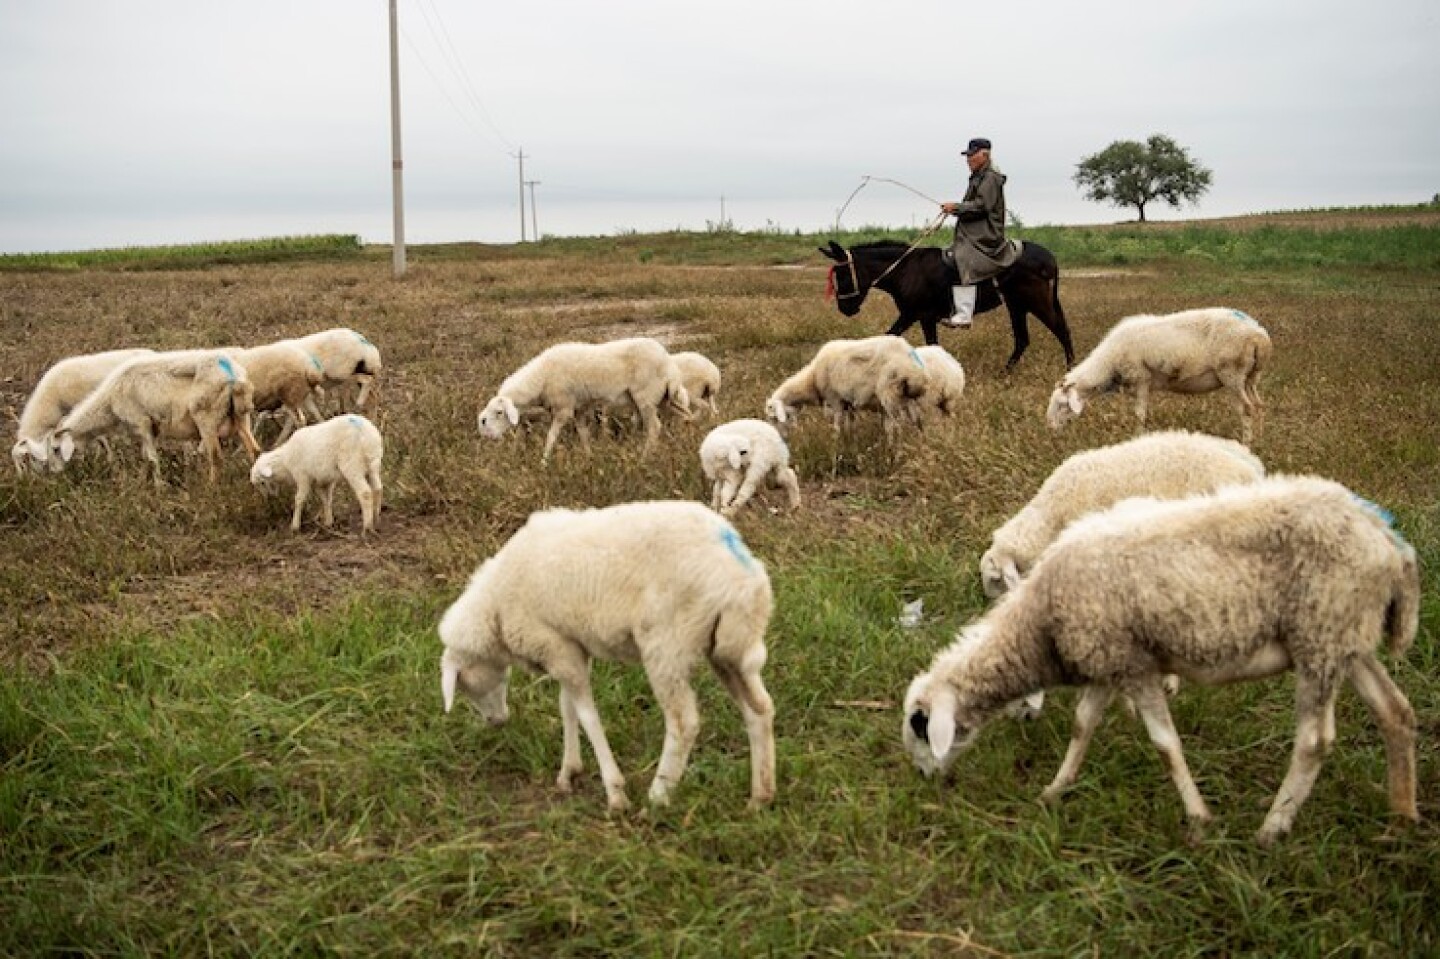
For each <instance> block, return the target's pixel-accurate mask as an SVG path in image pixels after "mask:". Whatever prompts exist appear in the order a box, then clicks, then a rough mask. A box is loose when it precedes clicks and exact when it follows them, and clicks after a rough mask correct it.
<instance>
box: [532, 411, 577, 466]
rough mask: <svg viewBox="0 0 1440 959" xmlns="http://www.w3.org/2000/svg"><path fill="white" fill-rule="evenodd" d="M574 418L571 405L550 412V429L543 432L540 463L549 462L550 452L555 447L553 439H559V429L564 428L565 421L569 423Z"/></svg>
mask: <svg viewBox="0 0 1440 959" xmlns="http://www.w3.org/2000/svg"><path fill="white" fill-rule="evenodd" d="M574 418H575V410H574V408H573V407H569V406H562V407H558V408H556V409H555V410H554V411H553V412H552V414H551V417H550V430H549V432H547V433H546V434H545V449H544V450H543V451H542V452H541V453H540V462H541V463H542V464H543V463H548V462H550V452H551V450H553V449H555V441H556V440H558V439H560V431H561V430H563V429H564V428H565V424H566V423H569V422H570V421H571V420H573V419H574Z"/></svg>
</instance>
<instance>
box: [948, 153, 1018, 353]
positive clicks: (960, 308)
mask: <svg viewBox="0 0 1440 959" xmlns="http://www.w3.org/2000/svg"><path fill="white" fill-rule="evenodd" d="M961 155H962V156H964V157H965V162H966V164H967V165H968V166H969V167H970V188H969V189H968V190H966V191H965V199H963V200H961V201H960V202H959V203H942V204H940V209H941V210H942V211H943V212H945V213H948V214H951V215H953V216H955V217H956V220H955V241H954V242H953V243H952V244H951V245H950V249H948V250H946V251H945V263H946V265H947V266H949V267H950V268H951V269H953V270H954V271H955V279H956V280H957V281H958V283H957V284H956V285H955V287H954V288H953V289H952V291H951V294H952V296H953V298H954V303H955V312H954V314H953V315H952V316H950V317H949V318H947V319H941V320H940V322H941V323H944V324H945V325H946V326H952V327H957V328H960V329H968V328H969V326H970V322H971V320H970V318H971V316H972V315H973V314H974V312H975V296H976V293H977V292H978V290H977V284H979V283H982V282H984V281H985V280H988V279H991V278H993V277H995V276H998V275H999V274H1001V273H1003V272H1005V271H1006V270H1008V269H1009V268H1010V267H1011V266H1012V265H1014V263H1015V261H1016V260H1017V259H1018V258H1019V256H1020V248H1019V246H1018V244H1014V243H1011V242H1010V241H1009V240H1007V239H1005V174H1003V173H1001V172H1000V171H999V170H997V169H996V168H995V165H994V164H993V163H991V162H990V141H989V140H987V139H985V138H984V137H976V138H975V139H973V140H971V141H970V144H969V146H968V147H966V149H965V151H964V152H963V153H962V154H961Z"/></svg>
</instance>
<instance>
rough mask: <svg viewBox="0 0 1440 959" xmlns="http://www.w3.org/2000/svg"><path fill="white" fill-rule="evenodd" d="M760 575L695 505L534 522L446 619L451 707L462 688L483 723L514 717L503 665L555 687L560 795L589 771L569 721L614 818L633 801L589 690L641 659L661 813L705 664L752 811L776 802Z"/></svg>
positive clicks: (658, 505) (690, 734) (444, 660)
mask: <svg viewBox="0 0 1440 959" xmlns="http://www.w3.org/2000/svg"><path fill="white" fill-rule="evenodd" d="M772 603H773V599H772V594H771V590H770V579H769V577H768V576H767V575H766V573H765V567H764V566H763V565H762V564H761V563H760V561H759V560H757V559H756V558H755V557H754V556H752V555H751V554H750V552H749V550H747V549H746V548H745V544H744V543H743V542H742V541H741V539H740V536H739V534H737V533H736V532H735V529H734V528H733V527H732V526H731V525H730V524H729V523H728V522H727V521H725V520H724V519H721V518H720V517H719V516H717V515H715V513H713V512H711V511H710V510H708V509H706V508H705V507H704V506H702V505H700V504H699V503H688V502H678V501H671V502H642V503H626V504H622V505H619V506H612V507H609V508H607V509H594V510H581V511H571V510H565V509H553V510H546V511H544V512H540V513H534V514H532V515H531V517H530V519H529V521H528V522H526V524H525V525H524V526H523V527H521V529H520V530H519V531H518V532H517V533H516V534H515V535H514V536H513V537H511V539H510V541H509V542H508V543H506V544H505V546H504V547H502V548H501V550H500V551H499V552H498V553H496V554H495V555H494V556H492V557H490V558H489V559H487V560H486V561H485V562H484V563H483V564H482V565H481V566H480V568H479V570H477V571H476V573H475V575H474V577H473V578H472V579H471V581H470V585H469V586H468V587H467V588H466V590H465V592H464V593H463V594H462V595H461V596H460V598H459V599H458V600H456V601H455V603H454V605H452V606H451V607H450V608H449V609H448V610H447V611H446V613H445V615H444V617H443V618H442V619H441V621H440V630H439V631H440V639H441V641H442V642H443V644H444V647H445V651H444V654H443V655H442V657H441V660H440V675H441V692H442V696H443V699H444V704H445V711H446V712H449V711H450V709H451V707H452V706H453V705H454V702H455V693H456V691H457V690H459V691H461V692H463V693H464V694H465V696H466V698H467V699H468V700H469V701H470V704H471V705H472V706H473V707H474V708H475V709H476V710H477V711H478V712H479V713H480V714H481V715H482V716H483V717H484V718H485V719H486V720H488V721H489V722H490V723H492V724H497V725H498V724H499V723H503V722H504V721H505V720H506V719H507V718H508V716H509V710H508V708H507V706H506V702H505V693H506V683H507V680H508V677H509V671H510V667H511V666H512V665H514V664H517V663H518V664H520V665H524V666H528V667H530V668H531V669H533V670H536V671H539V672H544V673H546V674H547V675H549V676H551V677H553V678H554V679H556V680H557V681H558V682H559V684H560V716H561V719H562V722H563V727H564V758H563V759H562V761H561V764H560V775H559V777H558V779H557V780H556V785H557V786H558V788H559V789H560V791H561V792H564V793H568V792H570V790H571V784H572V780H573V779H574V777H575V774H576V773H578V772H580V770H581V769H582V768H583V763H582V761H581V758H580V738H579V731H578V729H577V724H578V726H580V727H583V728H584V730H585V734H586V736H587V737H588V738H589V740H590V745H591V746H592V748H593V749H594V752H595V760H596V762H597V763H598V764H599V766H600V775H601V779H602V780H603V782H604V784H605V796H606V801H607V803H608V805H609V808H610V809H612V810H622V809H625V808H626V807H627V806H628V805H629V801H628V799H627V798H626V795H625V777H624V776H623V775H622V774H621V772H620V769H619V767H618V766H617V765H616V763H615V759H614V757H613V756H612V755H611V752H610V746H609V743H608V742H607V741H606V738H605V730H604V728H603V727H602V726H601V723H600V715H599V713H598V712H597V711H596V708H595V701H594V699H593V698H592V696H591V692H590V661H591V660H592V659H621V660H629V661H634V660H637V659H638V660H639V661H640V662H641V664H642V665H644V667H645V672H646V675H647V676H648V677H649V680H650V685H651V688H652V689H653V690H654V692H655V698H656V699H657V700H659V702H660V706H661V709H662V710H663V711H664V714H665V746H664V749H663V750H662V752H661V754H660V764H659V767H658V769H657V770H656V772H655V778H654V780H653V781H652V782H651V784H650V802H651V803H654V804H655V805H664V804H666V803H667V802H668V801H669V798H670V793H671V790H672V789H674V787H675V786H676V784H677V783H678V782H679V781H680V777H681V776H682V775H683V774H684V772H685V766H686V763H687V761H688V759H689V755H690V749H691V747H692V746H693V745H694V742H695V737H696V734H697V732H698V729H699V713H698V711H697V708H696V702H695V691H694V689H693V688H692V687H691V685H690V681H689V678H690V676H691V674H692V673H693V671H694V669H695V667H696V665H698V664H699V663H700V662H701V661H702V660H705V659H708V660H709V661H710V665H711V667H713V668H714V670H715V673H716V675H717V676H718V677H719V678H720V682H721V684H722V685H723V686H724V688H725V691H726V692H727V693H729V695H730V697H731V698H732V699H733V700H735V702H736V704H737V705H738V706H739V708H740V712H741V715H742V716H743V717H744V721H745V729H746V732H747V734H748V737H749V741H750V776H751V778H750V804H751V806H755V807H758V806H764V805H766V804H768V803H769V802H771V800H772V799H773V798H774V795H775V739H774V716H775V710H774V706H773V704H772V703H771V700H770V695H769V693H768V692H767V691H766V689H765V685H764V683H763V682H762V681H761V677H760V671H761V668H762V667H763V666H764V665H765V657H766V650H765V630H766V628H767V626H768V624H769V621H770V613H771V608H772Z"/></svg>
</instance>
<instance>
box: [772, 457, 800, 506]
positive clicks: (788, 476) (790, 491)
mask: <svg viewBox="0 0 1440 959" xmlns="http://www.w3.org/2000/svg"><path fill="white" fill-rule="evenodd" d="M774 479H775V483H776V485H777V486H779V487H780V488H781V489H783V490H785V495H786V497H787V498H788V499H789V502H790V508H791V509H799V508H800V477H798V476H796V475H795V470H793V469H791V468H790V467H788V466H787V467H785V468H784V469H782V470H780V471H779V472H778V473H777V474H776V475H775V477H774Z"/></svg>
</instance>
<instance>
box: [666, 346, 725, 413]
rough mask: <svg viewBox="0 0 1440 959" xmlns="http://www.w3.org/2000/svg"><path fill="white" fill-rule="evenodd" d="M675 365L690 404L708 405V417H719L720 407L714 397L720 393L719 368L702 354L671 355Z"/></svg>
mask: <svg viewBox="0 0 1440 959" xmlns="http://www.w3.org/2000/svg"><path fill="white" fill-rule="evenodd" d="M671 358H672V359H674V360H675V365H676V366H678V367H680V380H681V382H683V383H684V384H685V392H686V393H688V394H689V396H690V402H691V403H708V404H710V415H711V416H719V415H720V405H719V404H718V403H717V402H716V401H715V396H716V394H718V393H719V392H720V367H718V366H716V365H715V364H714V363H713V362H711V360H710V358H709V357H707V356H705V355H704V354H702V353H693V352H692V353H672V354H671Z"/></svg>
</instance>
